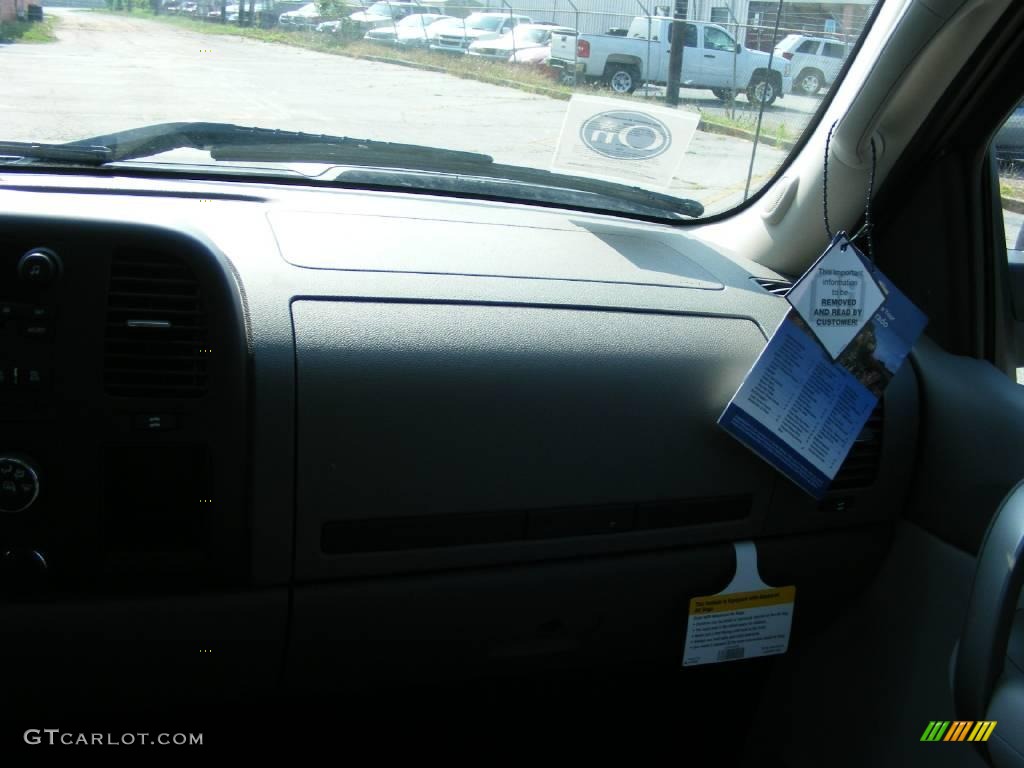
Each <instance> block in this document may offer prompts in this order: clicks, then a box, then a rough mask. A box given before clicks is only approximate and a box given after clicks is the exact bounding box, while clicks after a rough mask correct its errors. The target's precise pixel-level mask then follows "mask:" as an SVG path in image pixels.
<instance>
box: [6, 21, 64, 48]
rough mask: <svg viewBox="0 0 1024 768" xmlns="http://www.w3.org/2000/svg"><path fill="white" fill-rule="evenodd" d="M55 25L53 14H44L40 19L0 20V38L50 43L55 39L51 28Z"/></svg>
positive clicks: (21, 41) (23, 41) (55, 36)
mask: <svg viewBox="0 0 1024 768" xmlns="http://www.w3.org/2000/svg"><path fill="white" fill-rule="evenodd" d="M56 26H57V18H56V17H55V16H46V17H44V18H43V20H42V21H3V22H0V40H13V41H14V42H16V43H52V42H55V41H56V40H57V35H56V34H55V33H54V31H53V29H54V27H56Z"/></svg>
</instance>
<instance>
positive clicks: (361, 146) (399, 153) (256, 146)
mask: <svg viewBox="0 0 1024 768" xmlns="http://www.w3.org/2000/svg"><path fill="white" fill-rule="evenodd" d="M97 145H99V146H103V147H107V148H109V150H110V151H111V157H110V162H114V163H116V162H123V161H126V160H134V159H136V158H140V157H152V156H153V155H159V154H162V153H164V152H170V151H172V150H175V149H198V150H202V151H205V152H209V153H210V156H211V157H212V158H213V159H214V160H241V161H246V162H249V161H257V160H263V159H264V156H265V158H266V159H267V160H268V161H273V162H282V163H301V162H310V163H328V164H331V163H334V162H336V159H335V158H336V157H339V156H340V157H343V158H345V160H346V161H348V160H349V159H350V158H354V157H358V156H360V155H377V154H384V155H387V156H388V157H391V156H394V157H395V158H397V159H398V160H399V161H401V160H402V159H404V158H405V157H406V156H408V157H409V158H411V159H417V160H419V161H420V162H423V163H433V164H436V165H437V167H439V168H443V167H445V166H447V165H449V164H451V163H453V162H460V161H461V162H472V163H491V162H493V160H492V158H491V157H490V156H488V155H483V154H479V153H476V152H462V151H459V150H452V149H435V148H433V147H423V146H419V145H416V144H398V143H393V142H387V141H375V140H370V139H354V138H351V137H348V136H330V135H327V134H318V133H304V132H302V131H282V130H279V129H276V128H247V127H245V126H241V125H233V124H231V123H198V122H195V123H158V124H156V125H149V126H146V127H145V128H132V129H129V130H127V131H118V132H117V133H111V134H108V135H106V136H93V137H92V138H89V139H84V140H82V141H77V142H72V143H71V144H65V145H59V146H69V147H72V146H97Z"/></svg>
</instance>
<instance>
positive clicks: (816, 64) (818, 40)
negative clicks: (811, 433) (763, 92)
mask: <svg viewBox="0 0 1024 768" xmlns="http://www.w3.org/2000/svg"><path fill="white" fill-rule="evenodd" d="M849 53H850V47H849V46H848V45H847V44H846V43H844V42H843V41H842V40H836V39H833V38H828V37H808V36H807V35H787V36H786V37H785V38H783V39H782V42H780V43H779V44H778V45H777V46H775V55H776V56H782V57H783V58H784V59H786V60H787V61H789V63H790V70H791V71H792V72H793V73H794V77H793V92H794V93H799V94H801V95H803V96H813V95H814V94H816V93H817V92H818V91H820V90H821V89H822V88H825V87H827V86H830V85H832V83H833V82H835V79H836V76H837V75H838V74H839V70H840V69H842V67H843V62H844V61H846V57H847V55H848V54H849Z"/></svg>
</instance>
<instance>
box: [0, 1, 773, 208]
mask: <svg viewBox="0 0 1024 768" xmlns="http://www.w3.org/2000/svg"><path fill="white" fill-rule="evenodd" d="M48 12H49V13H52V14H53V15H54V16H59V17H60V23H59V25H58V28H57V35H58V42H56V43H51V44H47V45H26V44H15V45H7V46H0V81H2V83H3V84H2V86H0V115H3V118H2V119H0V138H4V139H8V140H17V141H58V142H59V141H67V140H72V139H80V138H84V137H87V136H92V135H97V134H102V133H108V132H112V131H117V130H121V129H125V128H132V127H139V126H143V125H148V124H151V123H157V122H165V121H177V120H210V121H226V122H233V123H238V124H242V125H258V126H264V127H273V128H282V129H287V130H301V131H312V132H316V133H332V134H342V135H350V136H357V137H360V138H375V139H384V140H390V141H400V142H410V143H415V144H427V145H432V146H438V147H447V148H452V149H464V150H471V151H476V152H484V153H486V154H489V155H492V156H493V157H494V158H495V160H496V161H498V162H502V163H511V164H518V165H528V166H533V167H539V168H547V167H548V166H549V164H550V161H551V158H552V155H553V153H554V149H555V144H556V142H557V139H558V136H559V132H560V130H561V126H562V120H563V117H564V115H565V110H566V102H564V101H557V100H553V99H549V98H547V97H544V96H537V95H533V94H528V93H524V92H522V91H518V90H515V89H511V88H502V87H498V86H493V85H488V84H485V83H479V82H476V81H469V80H462V79H459V78H456V77H452V76H450V75H445V74H440V73H434V72H426V71H421V70H415V69H409V68H406V67H398V66H393V65H388V64H379V63H375V62H367V61H360V60H356V59H351V58H348V57H344V56H336V55H331V54H325V53H319V52H316V51H309V50H304V49H301V48H294V47H291V46H287V45H280V44H272V43H263V42H259V41H255V40H249V39H246V38H241V37H227V36H221V35H210V34H205V33H198V32H192V31H187V30H183V29H180V28H177V27H174V26H170V25H167V24H162V23H160V22H155V21H151V20H146V19H135V18H126V17H121V16H113V15H108V14H104V13H95V12H91V11H86V10H75V9H48ZM10 73H16V75H17V76H12V75H11V74H10ZM787 98H788V97H787ZM750 148H751V144H750V142H747V141H744V140H742V139H734V138H731V137H725V136H719V135H713V134H707V133H703V132H700V131H698V133H697V134H696V138H695V139H694V141H693V142H692V144H691V146H690V148H689V152H688V154H687V156H686V158H685V159H684V162H683V165H682V168H681V170H680V172H679V173H678V175H677V178H676V180H675V182H674V184H673V191H676V192H678V193H679V194H681V195H685V196H687V197H694V198H696V199H698V200H701V201H702V202H704V203H705V205H707V206H709V210H714V209H721V208H723V207H725V206H727V205H731V204H732V203H733V202H735V201H738V199H739V198H740V196H741V193H742V189H743V183H744V181H745V179H746V173H747V166H748V163H749V158H750ZM784 157H785V153H784V152H781V151H778V150H775V149H772V148H769V147H766V146H761V147H759V148H758V152H757V163H756V166H755V177H765V176H767V175H769V174H771V173H772V172H773V171H774V169H775V168H776V167H778V165H779V164H780V163H781V162H782V161H783V159H784ZM755 187H756V184H755Z"/></svg>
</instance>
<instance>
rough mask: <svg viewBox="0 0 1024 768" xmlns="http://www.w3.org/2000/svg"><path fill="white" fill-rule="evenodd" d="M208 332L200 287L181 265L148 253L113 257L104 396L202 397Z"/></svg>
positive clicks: (108, 306) (179, 261) (178, 261)
mask: <svg viewBox="0 0 1024 768" xmlns="http://www.w3.org/2000/svg"><path fill="white" fill-rule="evenodd" d="M206 331H207V328H206V315H205V312H204V310H203V302H202V297H201V296H200V291H199V281H198V280H196V277H195V275H194V274H193V273H192V270H191V269H190V268H189V267H188V266H187V265H186V264H185V262H183V261H182V260H181V259H179V258H177V257H175V256H171V255H167V254H160V253H153V252H148V251H132V252H119V253H115V254H114V255H113V257H112V259H111V263H110V287H109V292H108V294H107V328H106V349H105V354H104V385H105V387H106V390H107V393H108V394H111V395H119V396H122V397H199V396H201V395H203V394H205V392H206V385H207V373H206V357H205V355H206V352H205V351H204V350H206V349H207V348H208V347H207V333H206Z"/></svg>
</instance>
